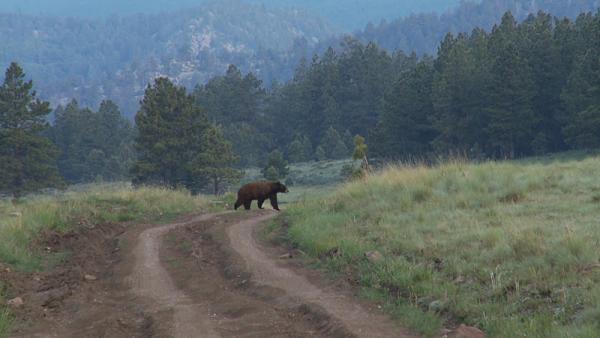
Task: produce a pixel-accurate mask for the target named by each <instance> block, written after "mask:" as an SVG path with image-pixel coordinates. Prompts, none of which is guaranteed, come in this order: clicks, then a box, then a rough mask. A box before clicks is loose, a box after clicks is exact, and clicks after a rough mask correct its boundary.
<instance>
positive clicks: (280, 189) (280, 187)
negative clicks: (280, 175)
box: [275, 182, 290, 194]
mask: <svg viewBox="0 0 600 338" xmlns="http://www.w3.org/2000/svg"><path fill="white" fill-rule="evenodd" d="M275 191H277V192H281V193H284V194H287V193H288V192H290V191H289V190H288V188H287V187H286V186H285V185H283V184H281V182H275Z"/></svg>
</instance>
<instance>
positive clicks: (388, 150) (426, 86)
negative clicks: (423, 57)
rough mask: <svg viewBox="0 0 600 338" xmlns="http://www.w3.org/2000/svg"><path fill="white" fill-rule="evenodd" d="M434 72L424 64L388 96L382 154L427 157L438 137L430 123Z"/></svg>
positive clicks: (386, 98)
mask: <svg viewBox="0 0 600 338" xmlns="http://www.w3.org/2000/svg"><path fill="white" fill-rule="evenodd" d="M432 81H433V68H432V67H431V65H430V64H428V63H427V62H421V63H419V65H418V66H417V67H416V68H415V69H414V70H411V71H408V72H406V73H404V74H403V75H402V76H401V77H400V79H399V81H398V82H396V84H394V86H393V87H392V89H391V90H390V91H389V92H388V93H387V94H386V95H385V104H384V111H383V114H382V116H381V126H380V128H379V132H380V133H381V135H380V139H381V140H384V141H383V144H378V145H377V146H378V147H380V148H382V149H380V151H379V154H381V155H383V156H385V157H389V158H399V157H403V156H409V155H421V156H422V155H424V154H425V153H427V152H428V151H429V150H430V148H429V145H430V143H431V142H432V141H433V139H434V137H435V136H436V133H435V130H434V128H433V126H432V125H431V123H430V119H431V116H430V114H431V112H432V111H433V105H432V102H431V84H432Z"/></svg>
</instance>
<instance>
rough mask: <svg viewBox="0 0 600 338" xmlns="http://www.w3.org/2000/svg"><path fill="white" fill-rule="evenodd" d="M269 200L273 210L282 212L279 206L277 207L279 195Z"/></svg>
mask: <svg viewBox="0 0 600 338" xmlns="http://www.w3.org/2000/svg"><path fill="white" fill-rule="evenodd" d="M269 200H270V201H271V206H272V207H273V209H275V210H277V211H280V210H279V205H277V195H273V196H271V197H269Z"/></svg>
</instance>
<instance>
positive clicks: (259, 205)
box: [258, 198, 265, 209]
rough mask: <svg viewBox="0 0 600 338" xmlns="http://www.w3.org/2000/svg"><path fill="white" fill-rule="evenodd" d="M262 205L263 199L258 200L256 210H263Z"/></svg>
mask: <svg viewBox="0 0 600 338" xmlns="http://www.w3.org/2000/svg"><path fill="white" fill-rule="evenodd" d="M263 203H265V199H264V198H260V199H259V200H258V208H259V209H264V208H263Z"/></svg>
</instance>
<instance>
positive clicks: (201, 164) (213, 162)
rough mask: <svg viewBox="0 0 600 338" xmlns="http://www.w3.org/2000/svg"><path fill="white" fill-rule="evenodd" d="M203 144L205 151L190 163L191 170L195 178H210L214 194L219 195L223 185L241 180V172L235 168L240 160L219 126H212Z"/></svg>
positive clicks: (205, 135) (207, 131) (206, 132)
mask: <svg viewBox="0 0 600 338" xmlns="http://www.w3.org/2000/svg"><path fill="white" fill-rule="evenodd" d="M202 144H203V146H204V151H203V152H202V153H200V154H199V155H198V156H197V157H196V158H195V159H194V160H193V161H192V162H191V163H190V168H189V170H190V172H191V173H192V174H193V175H194V176H198V177H208V178H209V179H210V181H211V182H212V187H213V193H214V194H215V195H217V194H219V192H221V189H222V185H223V184H227V183H230V182H233V181H236V180H239V179H240V178H241V172H240V171H239V170H235V169H234V168H233V165H234V164H235V163H236V162H237V161H238V158H237V156H235V155H234V154H233V150H232V146H231V143H230V142H229V141H227V140H226V139H225V137H224V136H223V131H222V130H221V128H219V127H217V126H210V127H209V128H208V130H206V131H205V133H204V137H203V139H202Z"/></svg>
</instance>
